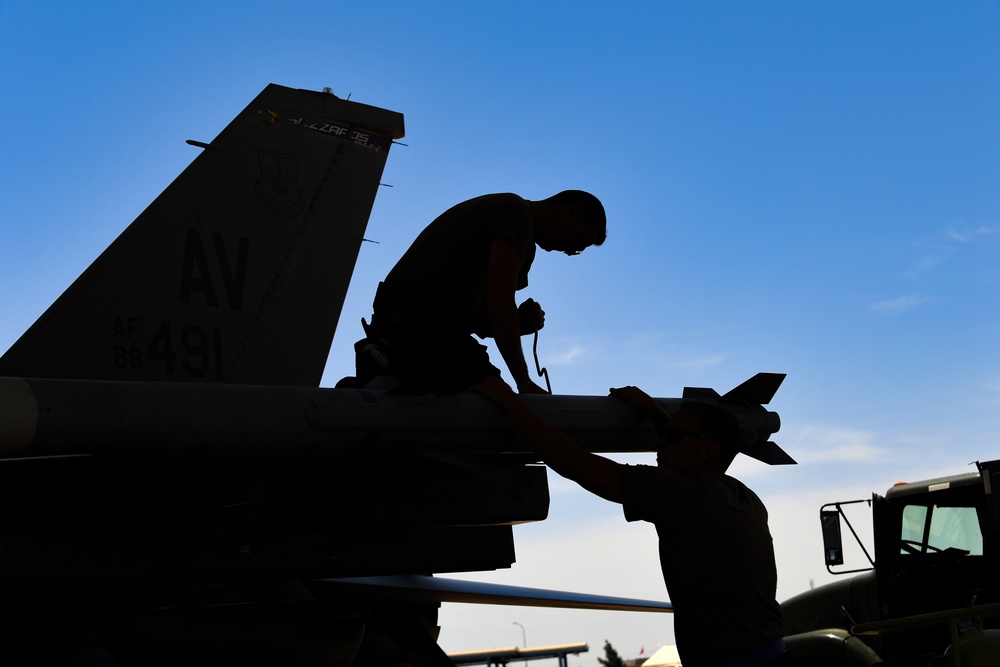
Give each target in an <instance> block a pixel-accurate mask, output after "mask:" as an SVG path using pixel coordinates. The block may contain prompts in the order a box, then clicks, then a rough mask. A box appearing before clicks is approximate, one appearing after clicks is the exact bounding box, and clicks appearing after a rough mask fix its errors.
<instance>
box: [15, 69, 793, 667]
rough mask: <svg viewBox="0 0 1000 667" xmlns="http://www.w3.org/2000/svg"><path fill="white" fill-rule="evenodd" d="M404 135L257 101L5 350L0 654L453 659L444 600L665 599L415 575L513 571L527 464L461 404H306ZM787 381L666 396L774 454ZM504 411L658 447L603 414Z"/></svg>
mask: <svg viewBox="0 0 1000 667" xmlns="http://www.w3.org/2000/svg"><path fill="white" fill-rule="evenodd" d="M403 134H404V128H403V117H402V115H401V114H399V113H396V112H392V111H388V110H385V109H380V108H377V107H373V106H367V105H363V104H359V103H356V102H351V101H347V100H343V99H339V98H337V97H335V96H334V95H332V94H330V93H317V92H311V91H305V90H295V89H290V88H285V87H282V86H278V85H273V84H272V85H269V86H268V87H267V88H265V89H264V91H263V92H261V94H260V95H259V96H258V97H257V98H256V99H254V100H253V102H251V103H250V105H249V106H248V107H247V108H246V109H245V110H243V111H242V112H241V113H240V114H239V115H238V116H237V117H236V118H235V120H233V121H232V122H231V123H230V124H229V125H228V126H227V127H226V128H225V129H224V130H223V131H222V132H221V133H220V134H219V136H218V137H217V138H216V139H215V140H214V141H211V142H210V143H207V144H205V143H199V142H189V143H192V144H194V145H196V146H199V147H201V148H202V149H203V151H202V152H201V153H200V154H199V156H198V157H197V158H196V159H195V160H194V161H193V162H192V164H191V165H190V166H189V167H188V168H187V169H185V170H184V172H183V173H182V174H181V175H180V176H179V177H178V178H177V179H176V180H175V181H174V182H173V183H172V184H171V185H170V186H169V187H168V188H167V189H166V190H165V191H164V192H163V193H162V194H161V195H160V196H159V197H158V198H157V199H156V200H155V201H154V202H153V203H152V204H151V205H150V206H149V207H148V208H147V209H146V210H145V211H144V212H143V213H142V214H141V215H140V216H139V217H138V218H137V219H136V220H135V221H134V222H133V223H132V224H131V225H130V226H129V227H128V228H127V229H125V231H124V232H123V233H122V234H121V235H120V236H119V237H118V238H117V239H116V240H115V241H114V242H113V243H112V244H111V246H110V247H108V249H107V250H106V251H105V252H104V253H103V254H101V256H100V257H98V258H97V260H95V261H94V263H93V264H92V265H91V266H90V267H89V268H88V269H87V270H86V271H85V272H84V273H83V274H82V275H81V276H80V277H79V278H78V279H77V280H76V281H75V282H74V283H73V284H72V285H71V286H70V287H69V288H68V289H67V290H66V291H65V293H64V294H63V295H62V296H61V297H59V299H58V300H56V302H55V303H54V304H52V306H51V307H50V308H49V309H48V310H47V311H46V312H45V313H44V314H43V315H42V316H41V317H40V318H39V319H38V321H37V322H35V323H34V324H33V325H32V326H31V327H30V328H29V329H28V331H27V332H25V333H24V335H23V336H22V337H21V338H20V339H19V340H18V341H17V342H16V343H15V344H14V345H13V346H11V348H10V349H9V350H8V351H7V352H6V353H5V354H4V355H3V356H2V357H0V659H2V658H19V659H23V658H26V657H27V658H29V659H31V660H34V661H35V662H37V664H46V663H51V662H55V661H57V660H58V661H62V662H63V663H68V664H72V663H73V661H77V662H79V663H81V664H95V663H94V660H98V661H100V660H104V661H105V663H106V664H118V665H126V664H142V665H151V664H177V662H178V661H180V660H189V659H191V658H197V659H201V660H212V659H214V660H216V661H218V662H222V663H224V664H230V663H236V662H239V663H240V664H276V663H280V664H329V665H343V666H345V667H346V666H347V665H352V664H353V665H374V664H386V663H397V664H415V665H448V664H450V662H449V660H448V658H447V656H445V654H444V653H443V651H441V649H440V648H439V647H438V645H437V643H436V636H437V628H436V618H437V609H438V607H439V605H440V603H441V602H442V601H461V602H486V603H498V604H521V605H525V604H527V605H546V606H557V607H558V606H572V607H591V608H603V609H623V610H646V611H649V610H654V611H669V610H670V605H669V604H666V603H659V602H649V601H641V600H626V599H618V598H609V597H599V596H581V595H578V594H571V593H559V592H552V591H537V590H529V589H521V588H515V587H504V586H489V585H484V584H471V583H467V582H459V581H452V580H447V579H441V578H438V577H431V576H429V575H432V574H438V573H449V572H467V571H479V570H494V569H498V568H507V567H510V566H511V565H512V564H513V562H514V560H515V558H514V544H513V537H512V526H513V525H514V524H517V523H521V522H526V521H538V520H542V519H544V518H545V517H546V514H547V512H548V487H547V482H546V472H545V468H544V467H542V466H537V465H531V464H532V463H534V462H535V461H536V460H537V458H536V457H534V455H533V454H531V453H530V451H529V450H528V449H527V448H526V447H525V446H524V445H523V443H521V442H520V441H519V439H518V437H517V436H516V434H515V433H514V431H513V429H512V427H511V425H510V424H509V423H508V422H507V421H506V419H505V418H503V416H502V415H501V413H500V411H499V410H498V409H497V408H495V407H494V406H493V405H491V404H490V403H489V402H488V401H486V400H485V399H483V398H482V397H480V396H477V395H474V394H471V393H468V394H459V395H457V396H454V397H430V396H422V397H412V396H410V397H407V396H394V395H391V394H389V393H386V392H383V391H379V390H378V388H377V387H376V386H372V385H370V386H369V387H365V388H360V389H330V388H320V387H319V383H320V376H321V374H322V372H323V368H324V365H325V363H326V358H327V354H328V351H329V349H330V345H331V343H332V340H333V337H334V333H335V330H336V325H337V321H338V318H339V316H340V311H341V308H342V306H343V302H344V297H345V295H346V293H347V288H348V285H349V283H350V280H351V275H352V273H353V270H354V265H355V263H356V260H357V256H358V252H359V249H360V245H361V243H362V240H363V235H364V230H365V227H366V225H367V221H368V216H369V214H370V211H371V207H372V204H373V201H374V198H375V194H376V190H377V189H378V187H379V180H380V178H381V174H382V170H383V167H384V165H385V161H386V158H387V156H388V153H389V150H390V148H391V146H392V144H393V141H394V140H396V139H399V138H401V137H402V136H403ZM783 377H784V376H783V375H778V374H767V373H762V374H759V375H757V376H755V377H754V378H751V379H750V380H748V381H747V382H746V383H744V384H743V385H740V387H737V388H736V389H734V390H733V391H731V392H729V393H728V394H726V395H725V396H719V395H718V394H717V393H715V392H714V391H712V390H710V389H690V388H689V389H685V396H688V397H689V398H694V399H698V400H707V401H713V402H718V403H719V404H720V405H721V404H724V405H725V406H726V407H727V408H728V409H730V410H731V411H733V413H734V414H736V415H737V417H738V419H740V421H741V423H742V424H743V425H744V427H745V428H747V429H750V430H752V431H753V432H754V433H756V434H757V435H758V436H759V440H760V443H761V445H762V447H765V446H767V445H773V447H774V448H777V446H776V445H774V443H769V442H767V439H768V437H769V436H770V435H771V434H772V433H774V432H776V431H777V430H778V426H779V422H778V415H777V414H775V413H773V412H768V411H766V410H765V409H764V408H763V407H761V404H766V403H767V402H768V401H769V400H770V398H771V397H772V396H773V394H774V392H775V391H776V390H777V388H778V386H779V385H780V383H781V380H782V379H783ZM658 400H660V402H661V404H662V405H663V406H664V408H665V409H666V410H667V411H668V412H670V411H672V410H673V409H676V406H677V404H679V402H680V400H681V399H658ZM526 401H527V402H528V403H529V404H530V405H531V406H532V407H533V408H534V409H536V410H537V411H538V413H539V414H540V415H542V417H543V418H544V419H546V420H547V421H549V422H550V423H552V424H553V425H554V426H556V427H557V428H560V429H562V430H564V431H566V432H567V433H568V434H569V435H570V437H572V438H574V440H576V441H577V442H578V443H580V444H581V445H582V446H584V447H587V448H589V449H591V450H592V451H600V452H631V451H655V450H656V436H655V433H654V432H653V430H652V427H651V425H650V424H648V423H647V422H646V421H645V420H644V418H643V417H642V416H641V415H639V414H638V413H637V412H636V411H634V410H632V409H631V408H630V407H628V406H627V405H625V404H624V403H623V402H621V401H619V400H617V399H613V398H609V397H587V396H529V397H526ZM765 448H766V447H765ZM778 451H779V452H780V450H778ZM771 453H772V454H773V451H772V452H771ZM780 453H781V454H784V453H783V452H780ZM763 458H767V456H764V457H763ZM778 458H780V456H779V457H778ZM95 656H96V657H95ZM88 661H89V662H88ZM112 661H113V662H112ZM97 664H100V663H99V662H98V663H97Z"/></svg>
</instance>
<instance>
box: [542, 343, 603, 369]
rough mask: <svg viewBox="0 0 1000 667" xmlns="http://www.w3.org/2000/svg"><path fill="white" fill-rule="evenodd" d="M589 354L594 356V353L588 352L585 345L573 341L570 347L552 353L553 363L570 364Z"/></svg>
mask: <svg viewBox="0 0 1000 667" xmlns="http://www.w3.org/2000/svg"><path fill="white" fill-rule="evenodd" d="M588 356H593V353H592V352H588V351H587V349H586V348H585V347H584V346H582V345H580V344H578V343H571V344H570V346H569V347H568V348H565V349H563V350H561V351H559V352H556V353H555V354H553V355H551V363H553V364H556V365H568V364H572V363H573V362H575V361H577V360H578V359H583V358H585V357H588Z"/></svg>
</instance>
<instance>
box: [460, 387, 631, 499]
mask: <svg viewBox="0 0 1000 667" xmlns="http://www.w3.org/2000/svg"><path fill="white" fill-rule="evenodd" d="M472 390H473V391H476V392H479V393H480V394H482V395H483V396H485V397H486V398H488V399H490V400H491V401H493V402H494V403H496V404H497V405H499V406H500V407H501V408H503V410H504V411H505V412H506V413H507V416H508V417H510V420H511V421H512V422H514V426H515V427H516V428H517V431H518V433H520V434H521V436H522V437H523V438H524V439H525V440H526V441H527V443H528V446H529V447H531V449H532V450H534V451H535V453H536V454H538V455H539V456H541V457H542V460H543V461H544V462H545V463H546V464H547V465H548V466H549V467H550V468H552V469H553V470H555V471H556V472H557V473H559V474H560V475H562V476H563V477H566V478H567V479H571V480H573V481H574V482H576V483H577V484H579V485H580V486H582V487H583V488H585V489H586V490H588V491H590V492H591V493H593V494H595V495H598V496H600V497H602V498H604V499H605V500H610V501H611V502H614V503H620V502H622V492H621V476H620V473H619V467H618V464H617V463H615V462H614V461H612V460H610V459H606V458H604V457H603V456H598V455H597V454H593V453H591V452H588V451H587V450H585V449H581V448H580V447H579V446H578V445H577V444H576V443H575V442H573V441H572V440H571V439H570V438H569V437H567V436H566V435H565V434H564V433H562V432H561V431H558V430H556V429H554V428H552V427H551V426H549V425H548V424H546V423H545V422H544V421H542V419H541V418H540V417H539V416H538V415H536V414H535V413H534V412H532V411H531V409H530V408H528V406H527V405H525V404H524V402H523V401H522V400H521V399H520V398H518V396H517V395H516V394H514V392H513V391H511V389H510V387H508V386H507V385H506V384H505V383H504V381H503V380H501V379H500V378H495V377H489V378H486V380H485V381H483V383H482V384H479V385H476V386H474V387H472Z"/></svg>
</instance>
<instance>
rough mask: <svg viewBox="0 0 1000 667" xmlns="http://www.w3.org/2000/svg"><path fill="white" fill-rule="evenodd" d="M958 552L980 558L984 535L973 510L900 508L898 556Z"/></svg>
mask: <svg viewBox="0 0 1000 667" xmlns="http://www.w3.org/2000/svg"><path fill="white" fill-rule="evenodd" d="M946 549H960V550H962V551H965V552H968V555H971V556H982V555H983V533H982V531H981V530H980V528H979V517H978V515H977V514H976V508H975V507H947V506H939V505H932V506H927V505H907V506H906V507H904V508H903V530H902V533H901V535H900V554H922V553H936V552H939V551H945V550H946Z"/></svg>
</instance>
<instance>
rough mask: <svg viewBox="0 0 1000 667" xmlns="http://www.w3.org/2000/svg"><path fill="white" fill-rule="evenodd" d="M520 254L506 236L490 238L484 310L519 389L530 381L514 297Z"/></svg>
mask: <svg viewBox="0 0 1000 667" xmlns="http://www.w3.org/2000/svg"><path fill="white" fill-rule="evenodd" d="M520 272H521V257H520V255H518V253H517V249H516V248H514V244H513V243H511V242H510V241H509V240H507V239H502V238H499V239H493V243H492V245H491V246H490V260H489V268H488V269H487V275H486V313H487V315H488V316H489V319H490V330H491V331H492V333H493V340H494V341H496V344H497V349H498V350H500V355H501V356H502V357H503V360H504V362H505V363H506V364H507V369H508V370H509V371H510V374H511V376H512V377H513V378H514V382H515V383H517V386H518V389H520V388H521V387H522V386H526V385H532V384H533V383H532V382H531V376H530V375H529V374H528V364H527V362H525V360H524V350H522V349H521V323H520V319H519V317H518V313H517V305H516V303H515V301H514V293H515V292H516V291H517V277H518V275H519V274H520Z"/></svg>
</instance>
